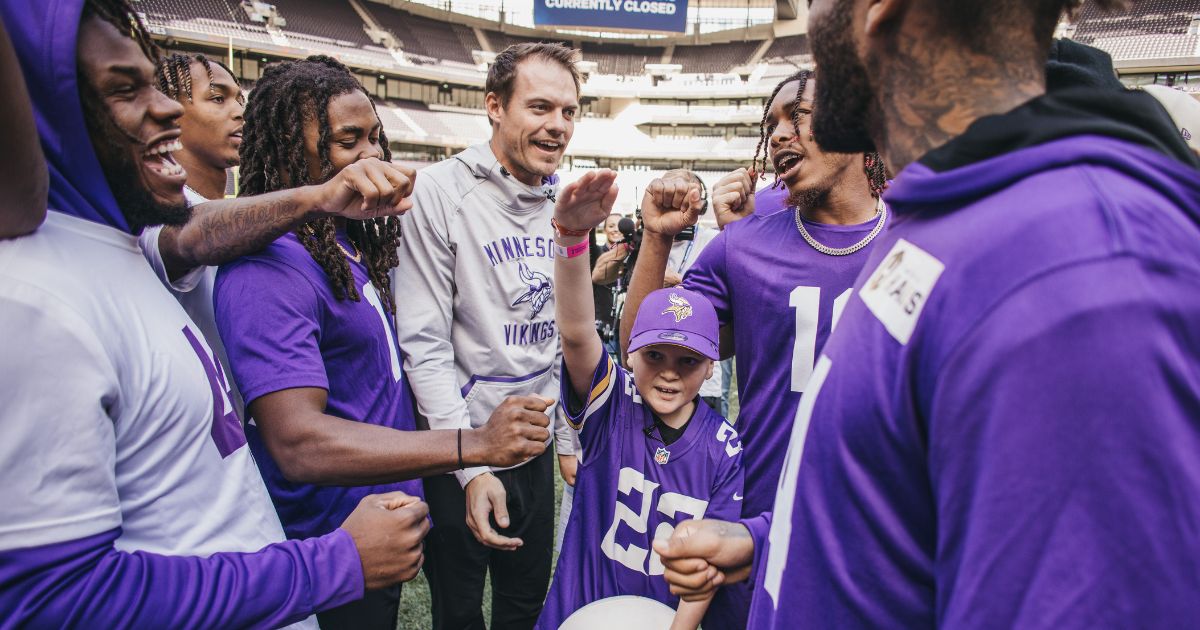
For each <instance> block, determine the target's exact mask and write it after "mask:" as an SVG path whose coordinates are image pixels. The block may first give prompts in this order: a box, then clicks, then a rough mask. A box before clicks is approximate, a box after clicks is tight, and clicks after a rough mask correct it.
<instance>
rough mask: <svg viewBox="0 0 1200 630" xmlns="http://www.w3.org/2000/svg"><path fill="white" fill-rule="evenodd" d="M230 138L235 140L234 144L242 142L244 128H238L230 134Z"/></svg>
mask: <svg viewBox="0 0 1200 630" xmlns="http://www.w3.org/2000/svg"><path fill="white" fill-rule="evenodd" d="M229 139H230V140H232V141H233V142H234V144H241V143H242V130H241V129H238V130H237V131H235V132H233V133H231V134H229Z"/></svg>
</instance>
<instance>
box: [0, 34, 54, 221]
mask: <svg viewBox="0 0 1200 630" xmlns="http://www.w3.org/2000/svg"><path fill="white" fill-rule="evenodd" d="M0 85H3V86H5V90H4V94H3V96H0V101H2V102H3V103H4V112H5V115H4V116H0V138H4V144H5V150H4V152H3V153H0V182H3V184H0V239H2V238H12V237H14V236H21V235H22V234H28V233H30V232H32V231H34V230H36V229H37V227H38V226H39V225H41V224H42V220H43V219H45V218H46V194H47V191H48V189H49V186H50V178H49V175H48V173H47V171H46V158H45V157H43V156H42V145H41V144H40V142H39V140H38V134H37V126H36V125H35V124H34V120H33V108H32V107H31V105H30V103H29V93H28V92H26V91H25V79H24V77H23V76H22V74H21V64H20V63H19V62H18V61H17V53H16V52H15V51H13V47H12V42H11V41H10V40H9V38H8V31H7V30H5V28H4V23H3V22H0Z"/></svg>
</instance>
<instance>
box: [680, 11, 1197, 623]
mask: <svg viewBox="0 0 1200 630" xmlns="http://www.w3.org/2000/svg"><path fill="white" fill-rule="evenodd" d="M1077 4H1078V3H1077V2H1070V1H1051V2H1042V1H1038V2H1033V1H1028V0H1014V1H1009V2H987V3H957V2H941V1H937V0H909V1H907V2H896V1H893V0H882V1H879V2H870V3H868V2H859V1H858V0H815V1H814V2H813V3H812V5H811V10H810V13H809V20H810V28H809V35H810V37H811V41H812V43H813V51H814V54H815V56H816V57H817V61H818V63H819V64H820V68H821V72H822V77H823V81H822V83H821V85H820V87H819V90H818V92H817V109H816V112H817V118H816V121H815V126H816V128H815V131H816V136H817V139H818V140H819V141H820V142H822V143H823V144H824V145H826V146H830V147H835V148H838V149H841V150H862V149H864V148H867V147H870V146H878V147H879V148H880V149H881V150H882V151H883V154H884V157H885V159H886V160H887V162H888V164H889V166H890V167H891V168H893V169H895V170H897V171H898V175H897V178H896V181H895V184H894V186H893V188H892V189H891V191H890V192H889V194H888V201H889V204H890V205H891V207H892V209H893V210H894V211H895V213H896V219H897V220H896V222H895V223H893V225H892V226H890V227H889V229H888V230H887V231H886V232H885V233H884V235H883V237H882V238H881V241H880V243H879V244H878V245H877V246H876V249H875V251H874V252H873V253H872V255H871V258H870V260H868V262H867V264H866V266H865V267H864V270H863V273H862V274H861V275H860V277H859V279H858V280H857V281H856V283H855V288H854V294H853V296H854V297H853V298H852V299H851V301H850V302H849V303H848V304H847V306H846V309H845V312H844V314H843V317H842V319H841V322H840V323H839V325H838V329H837V331H836V332H835V333H834V334H833V336H832V337H831V338H830V340H829V343H828V344H827V345H826V347H825V350H824V352H823V354H822V355H821V357H820V358H819V359H818V364H817V368H816V370H815V371H814V373H813V377H812V380H811V381H810V385H809V391H808V392H807V393H806V395H805V399H804V401H803V403H802V405H801V408H800V410H799V412H798V413H797V416H796V422H795V425H794V429H793V432H792V438H791V442H790V444H789V447H788V455H787V464H786V465H785V468H784V473H783V476H782V480H781V483H780V487H779V492H778V495H777V497H776V501H775V508H774V511H773V520H772V521H771V522H770V523H769V524H768V525H769V527H757V528H752V533H753V534H754V536H753V546H752V547H750V546H748V545H747V544H746V543H745V538H744V536H739V537H737V538H736V539H735V538H733V537H724V538H723V537H721V536H719V535H713V536H704V538H706V540H705V541H703V542H702V543H701V544H699V545H697V544H695V543H697V542H698V541H696V540H695V539H690V540H688V541H683V540H680V541H672V544H671V545H669V547H670V548H664V549H663V550H662V551H663V556H664V558H669V559H667V560H665V562H666V563H667V564H668V565H673V564H674V563H675V560H674V559H670V558H675V557H679V558H685V557H686V558H687V559H688V563H689V564H692V563H691V561H692V560H695V559H696V557H697V556H700V557H705V558H707V559H708V561H709V562H711V563H712V564H714V565H717V566H721V567H726V568H728V567H744V566H746V565H749V564H753V565H754V566H755V573H756V584H757V588H756V591H755V600H754V605H753V610H752V615H751V627H752V628H793V627H817V626H822V625H833V626H837V627H848V628H857V627H862V628H879V627H888V628H890V627H904V628H920V627H985V628H987V627H997V628H1001V627H1002V628H1013V627H1021V628H1030V627H1032V628H1042V627H1054V628H1085V627H1086V628H1090V627H1097V626H1101V627H1118V628H1119V627H1146V628H1172V627H1187V626H1192V625H1195V621H1196V619H1197V618H1200V600H1197V598H1196V596H1195V594H1196V593H1197V592H1200V572H1197V570H1196V558H1197V557H1200V536H1198V535H1197V525H1196V523H1197V522H1200V460H1198V459H1197V457H1196V453H1197V452H1200V425H1198V424H1197V419H1198V418H1200V371H1198V369H1197V366H1200V274H1198V273H1197V272H1198V271H1200V212H1198V210H1197V209H1200V174H1198V173H1197V170H1196V169H1197V166H1198V162H1197V160H1196V156H1195V155H1193V154H1192V153H1191V152H1190V151H1189V150H1188V147H1187V146H1186V144H1185V143H1184V142H1183V140H1182V138H1181V137H1180V134H1179V133H1178V130H1177V129H1176V128H1175V127H1174V126H1173V125H1172V123H1171V121H1170V119H1169V118H1168V117H1167V115H1166V112H1165V111H1164V110H1162V108H1160V107H1159V106H1158V105H1157V103H1156V102H1155V101H1154V100H1153V98H1152V97H1150V96H1148V95H1146V94H1144V93H1140V92H1137V91H1127V90H1124V89H1123V88H1121V87H1097V86H1080V87H1076V88H1071V89H1064V90H1052V91H1049V92H1047V86H1046V73H1045V70H1044V67H1043V64H1044V62H1045V59H1046V53H1047V51H1048V49H1049V47H1050V39H1051V35H1052V33H1053V31H1054V27H1055V24H1056V23H1057V21H1058V19H1059V18H1060V16H1061V14H1062V12H1063V11H1064V10H1069V9H1071V8H1073V7H1074V6H1075V5H1077ZM1095 4H1097V5H1100V6H1102V7H1103V6H1105V5H1112V4H1114V3H1110V2H1097V3H1095ZM868 5H869V6H868ZM868 66H869V70H868ZM699 547H706V549H704V550H703V551H701V550H700V549H699ZM676 548H678V549H676ZM676 551H679V552H680V553H678V554H676V553H675V552H676ZM697 552H699V553H697ZM710 553H712V554H715V555H708V554H710ZM692 566H693V568H699V569H700V570H703V569H704V568H705V567H703V566H699V567H696V565H692ZM680 569H681V572H682V573H687V572H688V571H689V570H688V569H686V568H684V567H680ZM688 582H691V581H690V580H686V579H681V580H679V581H678V582H677V583H676V588H677V589H679V590H680V591H681V592H685V593H686V595H685V596H686V597H691V596H692V594H696V595H698V596H703V589H699V591H698V592H695V593H693V592H691V590H690V589H691V588H692V587H693V586H694V585H695V584H696V583H707V582H708V579H707V577H706V576H704V575H700V576H699V579H698V580H696V581H694V582H691V584H689V583H688Z"/></svg>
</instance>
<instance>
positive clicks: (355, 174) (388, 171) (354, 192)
mask: <svg viewBox="0 0 1200 630" xmlns="http://www.w3.org/2000/svg"><path fill="white" fill-rule="evenodd" d="M416 181H417V172H416V171H415V170H413V169H411V168H408V167H406V166H400V165H399V164H393V163H391V162H384V161H383V160H380V159H377V158H367V159H365V160H359V161H357V162H355V163H353V164H351V165H349V166H347V167H346V168H344V169H342V170H341V171H340V172H338V174H337V175H334V176H333V177H332V178H331V179H330V180H329V181H327V182H325V183H324V184H321V186H320V193H321V198H322V199H321V202H320V205H319V207H320V208H321V210H322V211H323V212H324V213H325V214H326V215H331V216H340V217H345V218H347V219H355V220H360V221H361V220H364V219H373V218H376V217H386V216H392V215H401V214H404V213H405V212H407V211H408V210H409V209H410V208H412V201H411V200H409V199H408V196H409V195H411V194H412V191H413V184H414V183H415V182H416Z"/></svg>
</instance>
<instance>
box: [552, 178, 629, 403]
mask: <svg viewBox="0 0 1200 630" xmlns="http://www.w3.org/2000/svg"><path fill="white" fill-rule="evenodd" d="M616 179H617V174H616V173H615V172H614V171H610V170H608V169H603V170H599V171H592V172H589V173H587V174H586V175H584V176H583V177H581V178H580V179H579V180H578V181H576V182H574V183H572V184H571V185H569V186H567V187H566V188H564V189H563V190H562V192H561V193H559V195H558V203H557V204H556V205H555V207H554V220H555V222H556V223H557V224H558V226H559V233H558V234H557V235H556V236H555V242H556V243H557V244H558V246H559V248H561V249H559V248H555V257H554V311H555V312H554V317H555V320H556V321H557V323H558V331H559V334H560V336H561V339H562V353H563V363H564V364H565V365H566V367H567V376H568V377H569V378H570V379H571V389H573V390H574V391H575V395H576V396H578V397H579V398H580V399H583V400H587V396H588V390H589V389H590V388H591V383H592V376H593V372H595V369H596V363H597V362H599V361H600V355H601V353H602V352H603V351H604V349H603V345H602V344H601V342H600V335H599V334H597V333H596V304H595V302H594V301H593V297H592V282H591V271H590V270H589V269H588V258H587V256H586V254H587V239H588V237H587V235H586V232H587V231H589V230H591V229H592V228H593V227H595V226H596V225H598V224H600V223H602V222H603V221H604V219H605V218H607V217H608V215H609V214H610V213H611V212H612V206H613V202H614V201H616V199H617V186H616V183H615V182H616ZM567 232H583V233H584V234H583V235H580V236H572V235H570V234H568V233H567Z"/></svg>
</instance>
